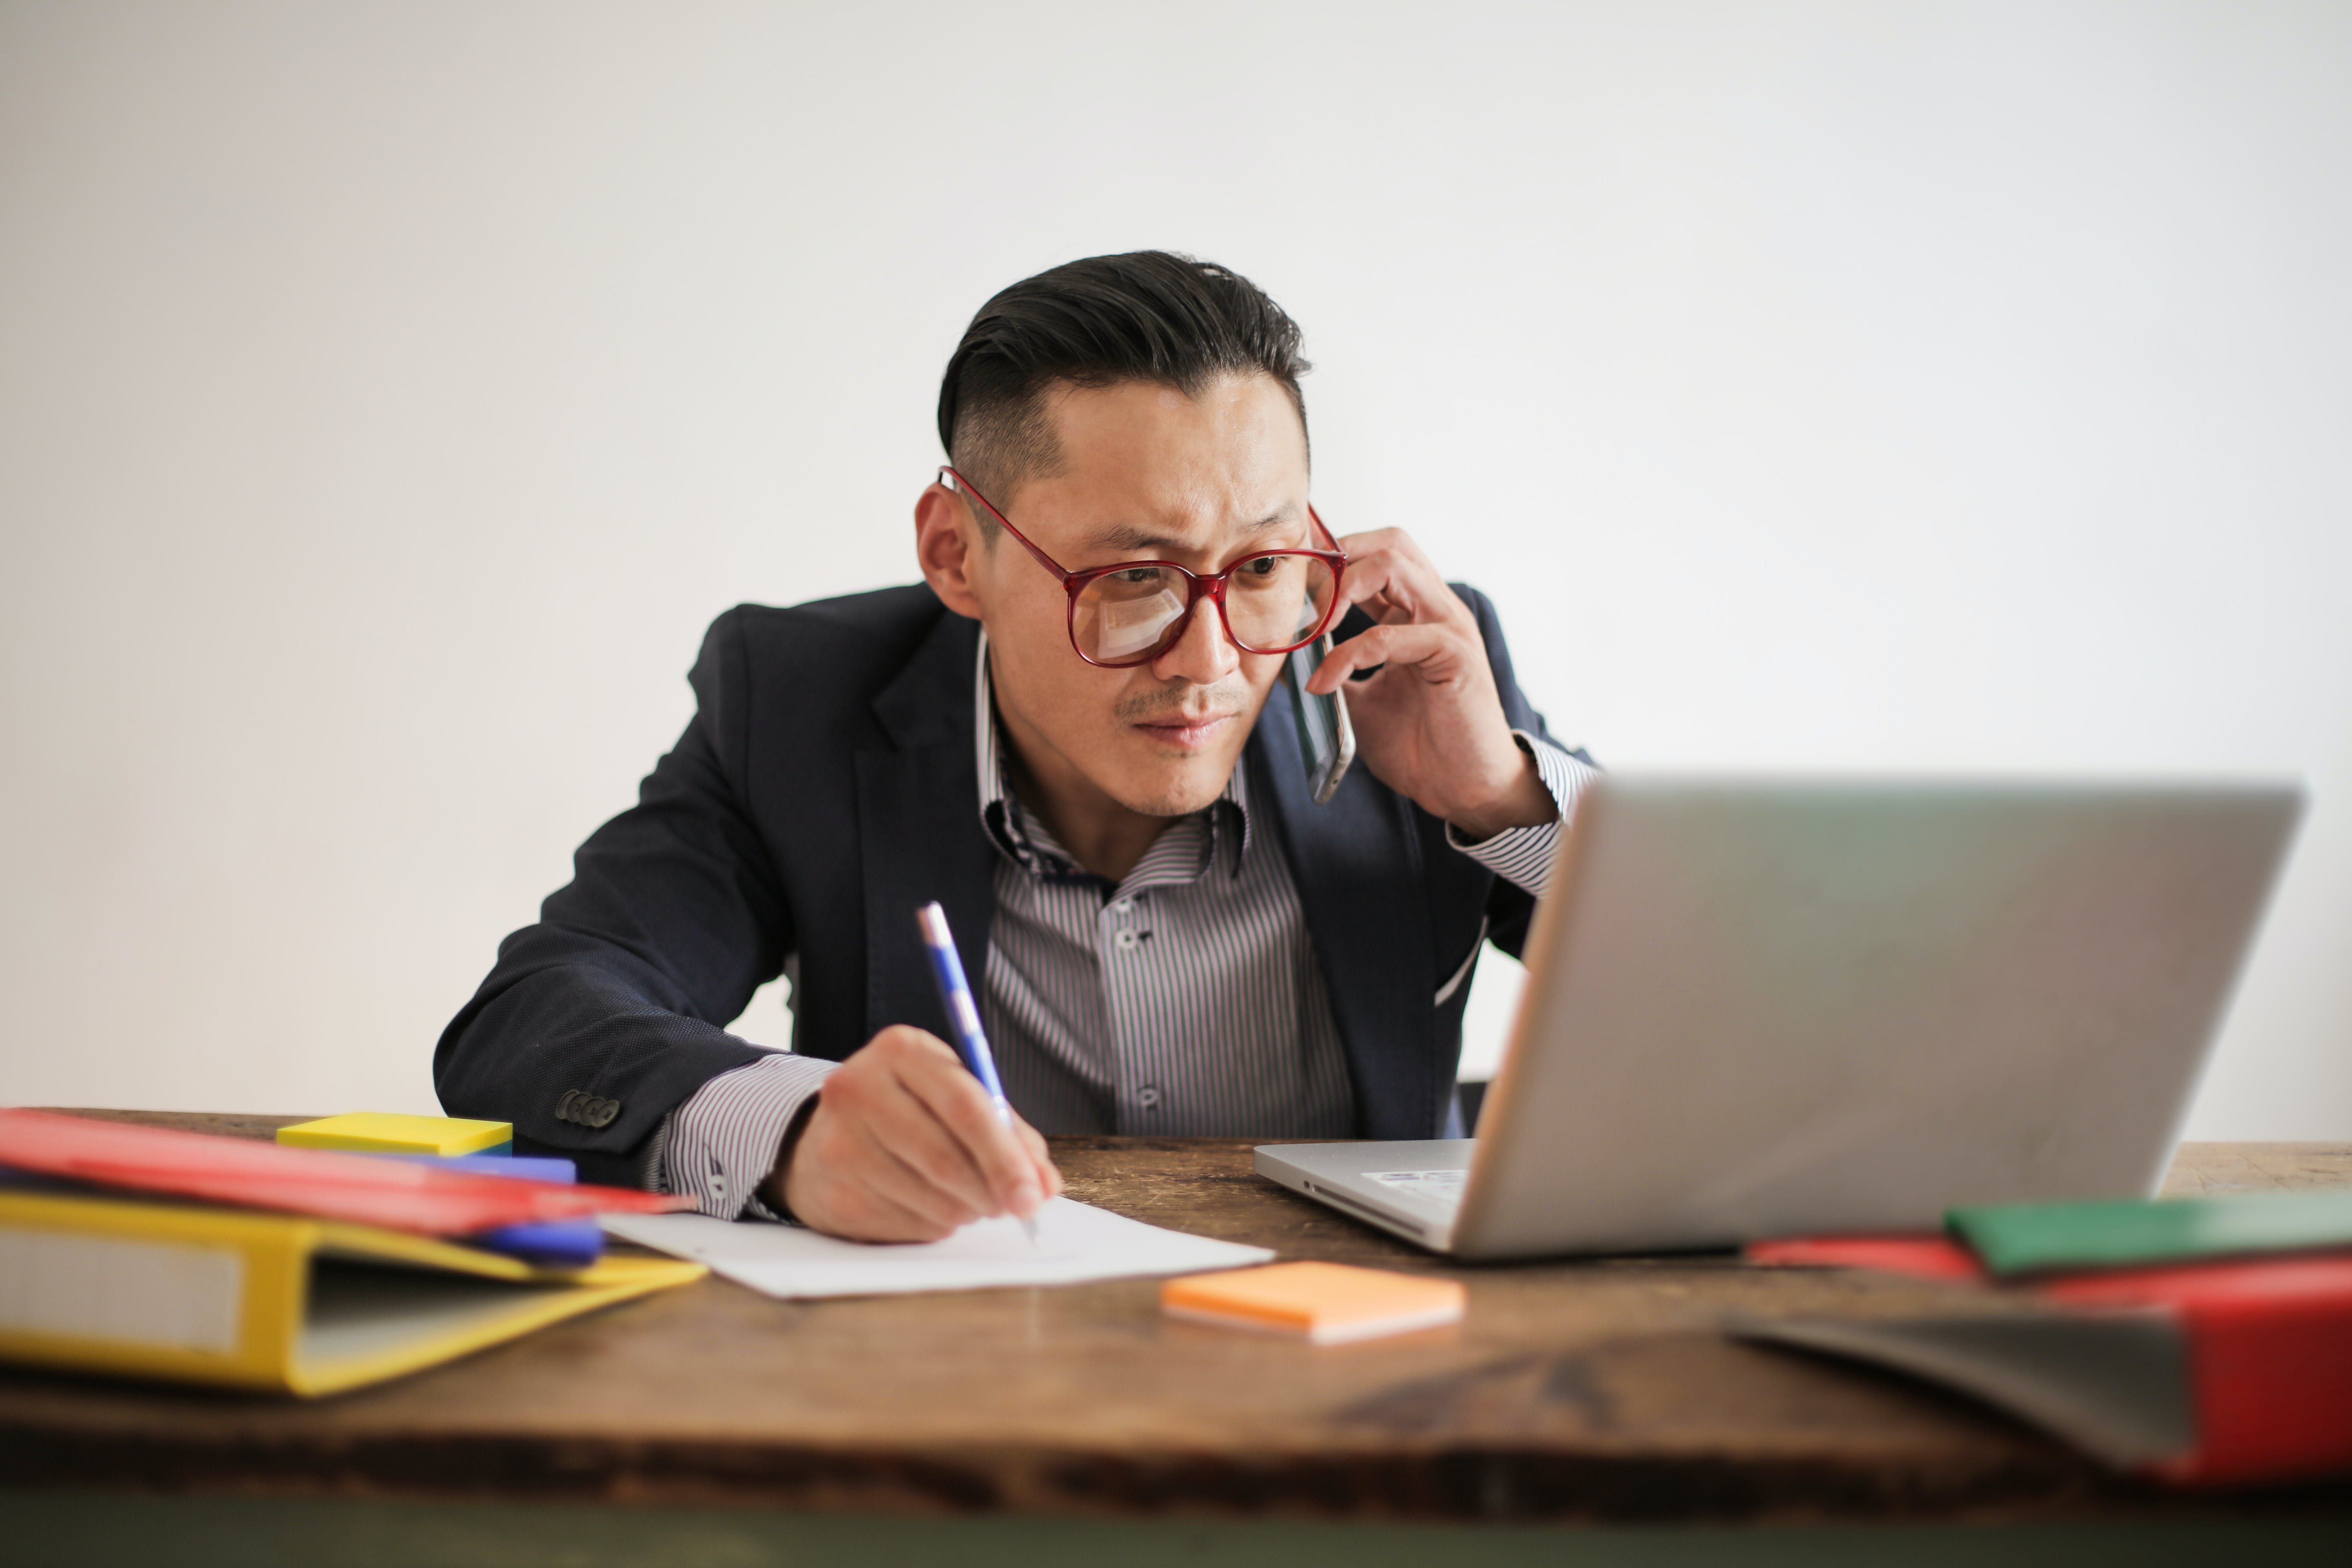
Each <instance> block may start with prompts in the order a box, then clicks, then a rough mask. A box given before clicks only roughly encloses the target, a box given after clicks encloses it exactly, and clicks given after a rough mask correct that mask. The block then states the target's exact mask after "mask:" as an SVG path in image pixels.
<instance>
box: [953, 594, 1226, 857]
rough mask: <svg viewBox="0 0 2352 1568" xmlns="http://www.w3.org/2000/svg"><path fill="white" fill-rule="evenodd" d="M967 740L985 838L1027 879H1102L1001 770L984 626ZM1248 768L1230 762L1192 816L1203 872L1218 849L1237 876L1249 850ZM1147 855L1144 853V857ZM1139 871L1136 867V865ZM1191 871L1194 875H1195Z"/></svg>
mask: <svg viewBox="0 0 2352 1568" xmlns="http://www.w3.org/2000/svg"><path fill="white" fill-rule="evenodd" d="M971 715H972V717H971V730H972V736H971V743H972V752H973V757H974V760H975V761H976V762H977V763H978V764H979V765H978V768H977V769H976V771H977V773H979V776H980V820H981V826H983V827H985V828H986V829H987V830H988V837H989V840H990V842H992V843H993V844H994V845H995V846H996V847H997V849H998V850H999V851H1000V852H1002V853H1003V854H1004V855H1005V856H1007V857H1009V858H1011V859H1012V860H1013V862H1014V863H1015V864H1016V865H1018V866H1020V867H1021V868H1022V869H1024V870H1025V871H1027V872H1028V873H1029V874H1030V875H1031V876H1033V877H1042V878H1045V879H1050V880H1054V881H1082V882H1099V881H1101V880H1103V879H1101V878H1099V877H1097V876H1095V875H1094V874H1093V873H1092V872H1090V871H1087V870H1085V869H1083V868H1080V867H1079V866H1078V865H1077V864H1076V862H1074V861H1072V860H1071V859H1070V858H1069V856H1068V854H1067V853H1066V852H1065V851H1064V850H1063V848H1062V847H1061V846H1060V845H1058V844H1055V842H1054V838H1053V835H1052V834H1051V833H1049V832H1048V831H1046V829H1045V825H1044V824H1043V823H1040V822H1039V821H1038V820H1037V819H1036V817H1035V816H1034V814H1033V813H1031V812H1030V810H1029V809H1028V807H1027V806H1025V805H1023V804H1022V802H1021V799H1020V797H1019V796H1017V795H1014V794H1013V787H1012V784H1011V783H1010V781H1008V780H1007V779H1006V777H1005V774H1004V751H1003V746H1004V737H1003V733H1002V732H1001V731H999V730H998V729H997V725H996V685H995V681H994V679H993V678H992V676H991V675H990V673H989V668H988V628H987V627H985V626H982V628H981V632H980V651H979V652H978V653H977V654H976V655H975V656H974V657H973V659H972V675H971ZM1247 772H1248V769H1247V768H1246V767H1245V766H1244V764H1242V763H1238V762H1237V763H1234V771H1233V773H1232V774H1231V775H1230V776H1229V777H1227V778H1226V780H1225V788H1224V793H1223V794H1222V795H1219V796H1218V797H1217V798H1216V800H1215V801H1214V802H1213V803H1212V804H1211V805H1209V807H1208V808H1207V810H1206V811H1205V812H1202V813H1199V814H1197V815H1200V816H1205V817H1206V818H1207V819H1208V831H1207V832H1206V833H1205V834H1203V835H1202V847H1201V862H1200V870H1201V871H1202V872H1205V871H1206V870H1208V868H1209V867H1210V865H1211V863H1212V862H1213V861H1214V860H1216V859H1217V858H1219V856H1220V854H1221V853H1223V852H1226V851H1230V853H1228V854H1226V857H1225V858H1226V859H1227V862H1228V864H1229V867H1230V868H1231V871H1232V874H1233V875H1234V876H1236V877H1238V876H1240V875H1241V867H1242V857H1243V855H1244V854H1245V853H1247V852H1248V849H1249V834H1250V820H1249V784H1248V781H1247V779H1246V778H1245V776H1244V775H1245V774H1246V773H1247ZM1150 858H1151V857H1149V856H1147V857H1146V859H1147V860H1150ZM1138 869H1139V870H1140V869H1141V868H1140V867H1139V868H1138ZM1196 875H1197V873H1196Z"/></svg>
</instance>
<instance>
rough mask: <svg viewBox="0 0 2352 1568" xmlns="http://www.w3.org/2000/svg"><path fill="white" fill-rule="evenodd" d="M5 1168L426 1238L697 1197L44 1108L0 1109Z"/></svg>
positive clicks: (678, 1204) (641, 1209) (632, 1210)
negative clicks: (460, 1168)
mask: <svg viewBox="0 0 2352 1568" xmlns="http://www.w3.org/2000/svg"><path fill="white" fill-rule="evenodd" d="M0 1165H5V1166H11V1167H14V1168H15V1169H16V1170H19V1171H29V1172H32V1173H37V1174H39V1175H45V1176H62V1177H66V1178H68V1179H69V1180H73V1181H78V1182H90V1183H95V1184H98V1185H100V1186H107V1187H121V1188H124V1189H127V1190H130V1191H132V1192H142V1193H168V1194H173V1195H174V1196H177V1197H186V1198H204V1199H207V1200H209V1201H211V1202H213V1203H220V1204H233V1205H237V1206H238V1207H241V1208H257V1209H276V1210H278V1211H280V1212H282V1213H286V1214H303V1215H315V1216H316V1217H318V1218H320V1219H340V1220H349V1221H351V1222H352V1223H353V1224H356V1225H373V1226H382V1227H383V1228H384V1229H386V1230H404V1231H413V1232H415V1233H417V1234H419V1235H423V1236H471V1235H473V1234H474V1233H475V1232H477V1231H482V1230H490V1229H493V1228H495V1227H497V1226H508V1225H522V1224H525V1223H527V1222H529V1221H532V1220H551V1219H579V1218H582V1217H583V1216H585V1215H595V1214H619V1213H629V1214H659V1213H664V1212H667V1211H668V1210H671V1209H680V1208H690V1207H692V1206H693V1204H692V1201H691V1200H690V1199H687V1198H681V1197H669V1196H665V1195H662V1194H655V1193H640V1192H635V1191H632V1190H629V1189H627V1188H623V1187H586V1186H568V1185H559V1184H556V1183H553V1182H531V1181H524V1180H521V1179H519V1178H517V1177H513V1176H476V1175H467V1174H466V1173H461V1172H457V1171H448V1170H443V1169H440V1168H438V1167H436V1166H433V1165H427V1164H418V1163H411V1162H409V1161H405V1160H382V1159H375V1158H372V1157H370V1156H368V1155H365V1154H344V1153H338V1152H333V1151H331V1150H326V1149H292V1148H286V1147H282V1146H280V1145H278V1144H276V1143H259V1142H254V1141H253V1140H252V1139H249V1138H222V1137H216V1136H214V1135H212V1134H210V1133H204V1132H177V1131H171V1130H170V1129H167V1128H162V1127H139V1126H133V1125H131V1124H128V1123H125V1122H120V1121H90V1120H89V1119H88V1118H86V1117H80V1116H56V1115H51V1114H49V1113H48V1112H46V1111H39V1110H0Z"/></svg>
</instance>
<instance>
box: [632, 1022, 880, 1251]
mask: <svg viewBox="0 0 2352 1568" xmlns="http://www.w3.org/2000/svg"><path fill="white" fill-rule="evenodd" d="M840 1065H841V1064H840V1063H838V1062H829V1061H825V1060H823V1059H822V1058H816V1057H795V1056H788V1055H785V1054H784V1053H782V1052H778V1053H776V1054H775V1055H773V1056H768V1057H762V1058H761V1059H760V1060H758V1061H756V1062H752V1063H750V1064H749V1065H747V1066H744V1067H740V1068H735V1069H734V1070H732V1071H731V1072H723V1073H720V1074H719V1076H718V1077H717V1078H714V1079H711V1080H710V1081H709V1083H706V1084H704V1085H703V1086H702V1087H701V1088H700V1089H696V1090H695V1091H694V1093H693V1095H692V1096H691V1097H689V1098H688V1100H687V1101H686V1102H685V1103H684V1104H682V1105H680V1106H679V1107H678V1108H677V1110H673V1111H671V1112H670V1114H669V1119H668V1120H667V1121H665V1122H663V1124H662V1126H661V1130H660V1131H657V1132H656V1134H655V1135H654V1143H655V1152H654V1155H653V1158H651V1159H649V1160H648V1161H647V1162H646V1164H647V1166H648V1169H647V1171H646V1175H647V1176H648V1177H649V1178H650V1180H649V1181H648V1182H647V1183H646V1184H647V1185H648V1186H651V1187H652V1188H653V1189H654V1190H655V1191H656V1192H662V1193H680V1194H685V1195H686V1196H688V1197H690V1198H692V1199H693V1200H694V1206H695V1208H696V1209H697V1210H698V1211H699V1212H700V1213H703V1214H707V1215H710V1216H711V1217H712V1218H713V1219H740V1218H741V1217H743V1216H744V1215H746V1214H749V1215H751V1216H753V1217H754V1218H758V1219H773V1220H782V1219H787V1218H789V1216H788V1215H782V1214H779V1213H777V1212H776V1211H775V1210H774V1209H772V1208H771V1207H769V1206H768V1205H766V1204H764V1203H761V1201H760V1184H761V1183H762V1182H764V1181H766V1180H767V1179H768V1173H770V1172H771V1171H773V1170H774V1169H775V1168H776V1156H777V1154H778V1153H779V1152H781V1151H782V1148H783V1142H784V1133H785V1132H786V1131H788V1130H789V1129H790V1128H791V1127H792V1124H793V1118H794V1117H795V1116H798V1115H799V1114H800V1113H801V1110H802V1108H803V1107H804V1106H806V1105H807V1104H808V1102H809V1100H810V1098H811V1097H812V1096H814V1094H815V1093H816V1091H817V1089H819V1088H820V1087H822V1086H823V1084H824V1079H825V1075H826V1074H828V1073H830V1072H832V1071H833V1069H834V1068H836V1067H838V1066H840Z"/></svg>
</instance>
